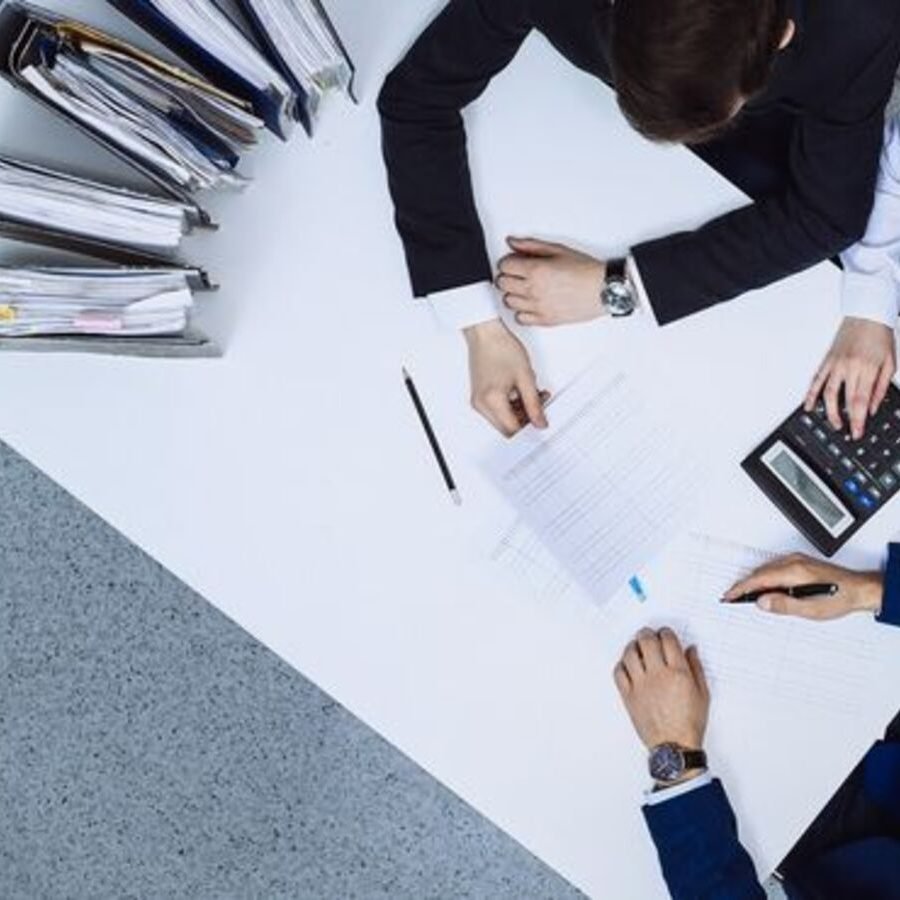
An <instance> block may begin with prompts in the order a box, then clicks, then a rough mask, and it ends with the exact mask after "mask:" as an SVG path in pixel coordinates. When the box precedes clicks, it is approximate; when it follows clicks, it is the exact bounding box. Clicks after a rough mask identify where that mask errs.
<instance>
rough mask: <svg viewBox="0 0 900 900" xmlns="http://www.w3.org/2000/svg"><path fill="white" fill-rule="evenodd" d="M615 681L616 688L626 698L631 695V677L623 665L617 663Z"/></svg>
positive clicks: (614, 674) (614, 673)
mask: <svg viewBox="0 0 900 900" xmlns="http://www.w3.org/2000/svg"><path fill="white" fill-rule="evenodd" d="M613 681H615V683H616V687H617V688H618V689H619V693H620V694H621V695H622V696H623V697H626V696H627V695H628V694H630V693H631V688H632V684H631V677H630V676H629V674H628V670H627V669H626V668H625V666H624V665H623V664H622V663H617V664H616V667H615V668H614V669H613Z"/></svg>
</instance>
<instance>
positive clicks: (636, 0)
mask: <svg viewBox="0 0 900 900" xmlns="http://www.w3.org/2000/svg"><path fill="white" fill-rule="evenodd" d="M786 27H787V12H786V0H615V4H614V6H613V13H612V73H613V79H614V81H615V86H616V92H617V93H618V99H619V106H620V107H621V109H622V112H623V113H624V114H625V116H626V117H627V118H628V120H629V122H631V124H632V125H633V126H634V127H635V128H636V129H637V130H638V131H639V132H641V134H643V135H645V136H646V137H648V138H650V139H652V140H656V141H667V142H680V143H700V142H702V141H704V140H708V139H709V138H711V137H713V136H714V135H715V134H716V133H718V132H719V131H721V130H722V129H723V128H724V127H725V126H726V125H727V124H728V122H729V121H730V119H731V118H732V115H733V113H734V109H735V107H736V105H737V104H738V102H739V101H740V100H741V99H742V98H746V97H751V96H752V95H754V94H756V93H759V91H761V90H762V89H763V88H764V87H765V86H766V83H767V81H768V79H769V75H770V73H771V71H772V66H773V63H774V61H775V57H776V55H777V53H778V48H779V43H780V42H781V39H782V36H783V34H784V30H785V28H786Z"/></svg>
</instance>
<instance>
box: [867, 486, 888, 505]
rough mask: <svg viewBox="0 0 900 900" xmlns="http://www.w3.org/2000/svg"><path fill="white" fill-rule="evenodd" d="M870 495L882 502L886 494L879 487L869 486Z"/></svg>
mask: <svg viewBox="0 0 900 900" xmlns="http://www.w3.org/2000/svg"><path fill="white" fill-rule="evenodd" d="M869 496H870V497H871V498H872V499H873V500H875V501H876V502H877V503H881V498H882V497H883V496H884V495H883V494H882V493H881V491H879V490H878V488H869Z"/></svg>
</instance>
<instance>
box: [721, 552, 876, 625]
mask: <svg viewBox="0 0 900 900" xmlns="http://www.w3.org/2000/svg"><path fill="white" fill-rule="evenodd" d="M800 584H836V585H837V586H838V590H837V593H836V594H833V595H831V596H823V597H808V598H806V599H798V598H796V597H788V596H787V595H786V594H779V593H777V592H773V593H768V594H763V595H762V596H761V597H760V598H759V600H758V601H757V606H758V607H759V608H760V609H763V610H765V611H766V612H771V613H777V614H779V615H789V616H799V617H800V618H802V619H817V620H825V619H839V618H841V617H842V616H846V615H848V614H849V613H852V612H873V613H877V612H878V611H879V610H880V609H881V598H882V594H883V591H884V585H883V581H882V577H881V573H880V572H854V571H851V570H850V569H842V568H840V567H839V566H834V565H832V564H831V563H826V562H821V561H820V560H817V559H812V558H811V557H809V556H804V555H803V554H802V553H794V554H792V555H791V556H785V557H784V558H783V559H777V560H775V561H774V562H771V563H768V564H767V565H765V566H762V567H761V568H759V569H757V570H756V571H755V572H753V573H752V574H751V575H748V576H747V578H744V579H743V580H742V581H739V582H738V583H737V584H736V585H735V586H734V587H733V588H731V590H730V591H728V593H727V594H725V600H726V602H727V601H728V600H734V599H735V598H737V597H739V596H740V595H741V594H747V593H749V592H751V591H763V590H765V589H766V588H779V587H796V586H797V585H800Z"/></svg>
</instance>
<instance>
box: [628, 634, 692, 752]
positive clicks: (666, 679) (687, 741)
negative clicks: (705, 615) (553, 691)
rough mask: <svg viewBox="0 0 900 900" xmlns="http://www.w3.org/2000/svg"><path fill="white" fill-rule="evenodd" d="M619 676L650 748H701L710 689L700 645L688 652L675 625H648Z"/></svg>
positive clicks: (631, 646) (633, 718)
mask: <svg viewBox="0 0 900 900" xmlns="http://www.w3.org/2000/svg"><path fill="white" fill-rule="evenodd" d="M613 677H614V679H615V682H616V687H617V688H618V689H619V694H620V695H621V697H622V700H623V702H624V703H625V709H627V710H628V715H629V716H630V717H631V721H632V724H633V725H634V727H635V730H636V731H637V733H638V737H639V738H640V739H641V740H642V741H643V742H644V745H645V746H646V747H647V749H651V748H653V747H656V746H658V745H659V744H667V743H672V744H678V745H680V746H681V747H684V748H686V749H688V750H699V749H701V748H702V746H703V736H704V735H705V734H706V722H707V720H708V718H709V688H708V687H707V685H706V676H705V675H704V674H703V666H702V665H701V664H700V657H699V656H698V655H697V648H696V647H689V648H688V649H687V652H685V651H684V650H683V649H682V647H681V642H680V641H679V640H678V636H677V635H676V634H675V632H674V631H672V630H671V629H670V628H663V629H662V630H661V631H659V632H656V631H653V630H652V629H650V628H642V629H641V630H640V631H639V632H638V634H637V636H636V637H635V639H634V640H633V641H632V642H631V643H630V644H629V645H628V646H627V647H626V648H625V652H624V654H623V655H622V659H621V660H620V662H619V663H618V665H617V666H616V667H615V669H614V670H613Z"/></svg>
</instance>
